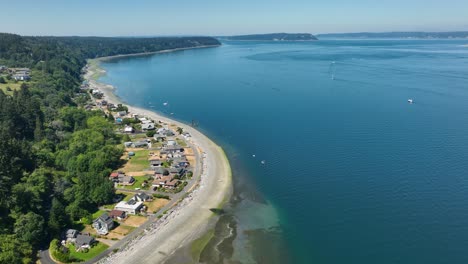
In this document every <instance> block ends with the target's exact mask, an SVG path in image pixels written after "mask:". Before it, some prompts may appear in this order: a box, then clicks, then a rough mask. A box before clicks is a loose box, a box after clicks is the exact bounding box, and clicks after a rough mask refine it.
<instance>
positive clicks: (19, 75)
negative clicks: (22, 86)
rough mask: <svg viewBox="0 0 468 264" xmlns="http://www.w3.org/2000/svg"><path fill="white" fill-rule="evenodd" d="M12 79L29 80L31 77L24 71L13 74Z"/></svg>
mask: <svg viewBox="0 0 468 264" xmlns="http://www.w3.org/2000/svg"><path fill="white" fill-rule="evenodd" d="M13 79H15V80H16V81H29V80H30V79H31V77H30V76H29V74H26V73H17V74H14V75H13Z"/></svg>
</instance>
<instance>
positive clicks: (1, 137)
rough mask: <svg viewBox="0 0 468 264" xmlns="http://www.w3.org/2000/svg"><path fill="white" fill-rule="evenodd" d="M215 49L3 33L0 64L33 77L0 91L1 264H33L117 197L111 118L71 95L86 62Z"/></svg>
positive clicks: (208, 41)
mask: <svg viewBox="0 0 468 264" xmlns="http://www.w3.org/2000/svg"><path fill="white" fill-rule="evenodd" d="M202 45H219V42H218V41H217V40H215V39H213V38H205V37H186V38H98V37H85V38H84V37H83V38H82V37H21V36H18V35H13V34H0V66H1V65H5V66H7V67H10V68H11V67H28V68H31V75H32V80H31V81H30V82H24V83H21V85H20V88H19V89H14V90H12V91H11V92H9V93H6V92H4V91H2V90H0V142H2V147H1V148H0V263H31V262H34V261H35V252H36V251H37V250H38V249H39V248H41V247H42V246H43V245H48V242H49V241H50V240H51V239H52V238H57V237H58V236H59V235H60V232H61V231H62V230H63V228H65V227H67V226H71V225H72V224H73V223H74V222H76V221H78V220H79V219H81V220H82V221H90V220H91V214H92V212H94V211H95V210H96V209H97V207H98V206H99V205H101V204H104V203H108V202H110V201H111V200H112V198H113V196H114V192H115V191H114V187H113V184H112V183H111V182H110V181H109V180H108V179H107V177H108V175H109V173H110V172H111V171H112V170H113V169H115V168H117V167H118V165H119V162H120V157H121V155H122V153H123V148H122V147H120V145H121V144H120V142H121V137H120V135H117V134H115V133H114V127H113V124H112V123H111V121H109V120H110V119H111V118H109V119H108V118H107V117H106V116H105V114H104V112H102V111H85V110H84V109H83V108H81V107H79V106H80V104H81V103H83V99H82V98H81V99H78V98H77V97H76V94H77V92H79V85H80V84H81V82H82V79H81V74H82V72H81V70H82V68H83V67H84V66H85V64H86V59H88V58H96V57H101V56H109V55H117V54H131V53H140V52H153V51H158V50H164V49H173V48H182V47H195V46H202Z"/></svg>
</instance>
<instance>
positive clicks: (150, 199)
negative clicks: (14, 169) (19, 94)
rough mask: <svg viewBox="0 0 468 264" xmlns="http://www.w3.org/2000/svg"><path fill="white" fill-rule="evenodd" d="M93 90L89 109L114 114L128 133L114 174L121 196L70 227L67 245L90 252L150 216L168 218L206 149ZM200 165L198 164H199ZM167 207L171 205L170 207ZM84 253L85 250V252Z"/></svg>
mask: <svg viewBox="0 0 468 264" xmlns="http://www.w3.org/2000/svg"><path fill="white" fill-rule="evenodd" d="M81 90H83V91H89V93H90V94H91V95H92V97H93V98H94V103H92V104H88V105H87V106H85V109H88V110H96V109H101V110H104V112H105V113H106V114H107V115H113V116H116V117H117V118H116V119H115V129H116V131H117V132H118V133H120V134H121V135H122V137H123V138H124V143H123V148H124V149H125V151H124V155H122V157H121V160H122V166H121V167H120V168H119V169H118V170H116V171H113V172H111V173H110V174H109V176H108V180H109V181H111V182H112V183H113V184H114V188H115V190H116V196H115V198H114V199H113V202H114V203H113V204H106V205H102V206H101V207H100V208H99V210H98V211H97V212H96V213H95V214H93V216H92V219H89V220H86V219H82V220H80V222H77V223H76V227H73V228H72V227H70V229H68V230H64V239H63V241H62V246H63V247H64V250H71V248H73V250H75V251H76V252H85V251H86V250H94V248H95V247H96V245H100V246H99V247H100V249H102V250H104V249H105V248H107V247H110V246H112V245H114V244H115V243H116V242H117V241H119V240H121V239H124V238H125V237H126V236H127V235H128V234H130V233H132V232H134V230H136V229H138V228H140V227H142V226H143V225H144V224H145V223H146V222H147V221H149V220H150V219H154V218H155V217H156V216H157V217H156V219H158V218H159V217H162V216H163V215H164V213H165V212H166V211H163V212H161V210H162V209H163V208H166V207H167V206H170V204H171V201H172V198H175V197H183V194H184V193H185V192H186V191H187V190H185V189H186V188H185V187H186V186H187V185H189V183H190V184H191V186H193V185H194V184H195V180H194V179H192V177H193V175H194V171H197V170H200V169H201V168H200V167H199V166H200V165H197V164H198V163H199V162H200V160H199V158H198V156H199V153H200V150H199V149H197V148H196V147H195V146H192V145H191V143H190V138H191V136H190V134H189V133H187V132H184V131H181V130H182V129H181V128H179V127H176V126H174V125H171V124H167V123H163V122H160V121H157V120H152V119H150V118H148V117H145V116H140V115H137V114H133V113H130V112H129V111H128V109H126V107H125V106H123V105H120V104H119V105H114V104H109V103H108V102H106V101H105V100H102V99H100V98H101V97H102V96H101V95H100V92H99V91H96V90H90V89H89V86H87V85H86V84H83V85H82V87H81ZM197 166H198V167H197ZM166 210H167V209H166ZM83 254H84V253H83Z"/></svg>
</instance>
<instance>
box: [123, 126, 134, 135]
mask: <svg viewBox="0 0 468 264" xmlns="http://www.w3.org/2000/svg"><path fill="white" fill-rule="evenodd" d="M124 132H125V133H133V132H135V129H134V128H133V127H132V126H125V128H124Z"/></svg>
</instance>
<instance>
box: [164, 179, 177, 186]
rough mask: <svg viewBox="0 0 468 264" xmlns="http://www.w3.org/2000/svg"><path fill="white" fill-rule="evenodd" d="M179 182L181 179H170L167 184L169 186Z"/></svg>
mask: <svg viewBox="0 0 468 264" xmlns="http://www.w3.org/2000/svg"><path fill="white" fill-rule="evenodd" d="M178 182H179V180H172V181H170V182H167V183H166V185H168V186H176V185H177V183H178Z"/></svg>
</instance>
